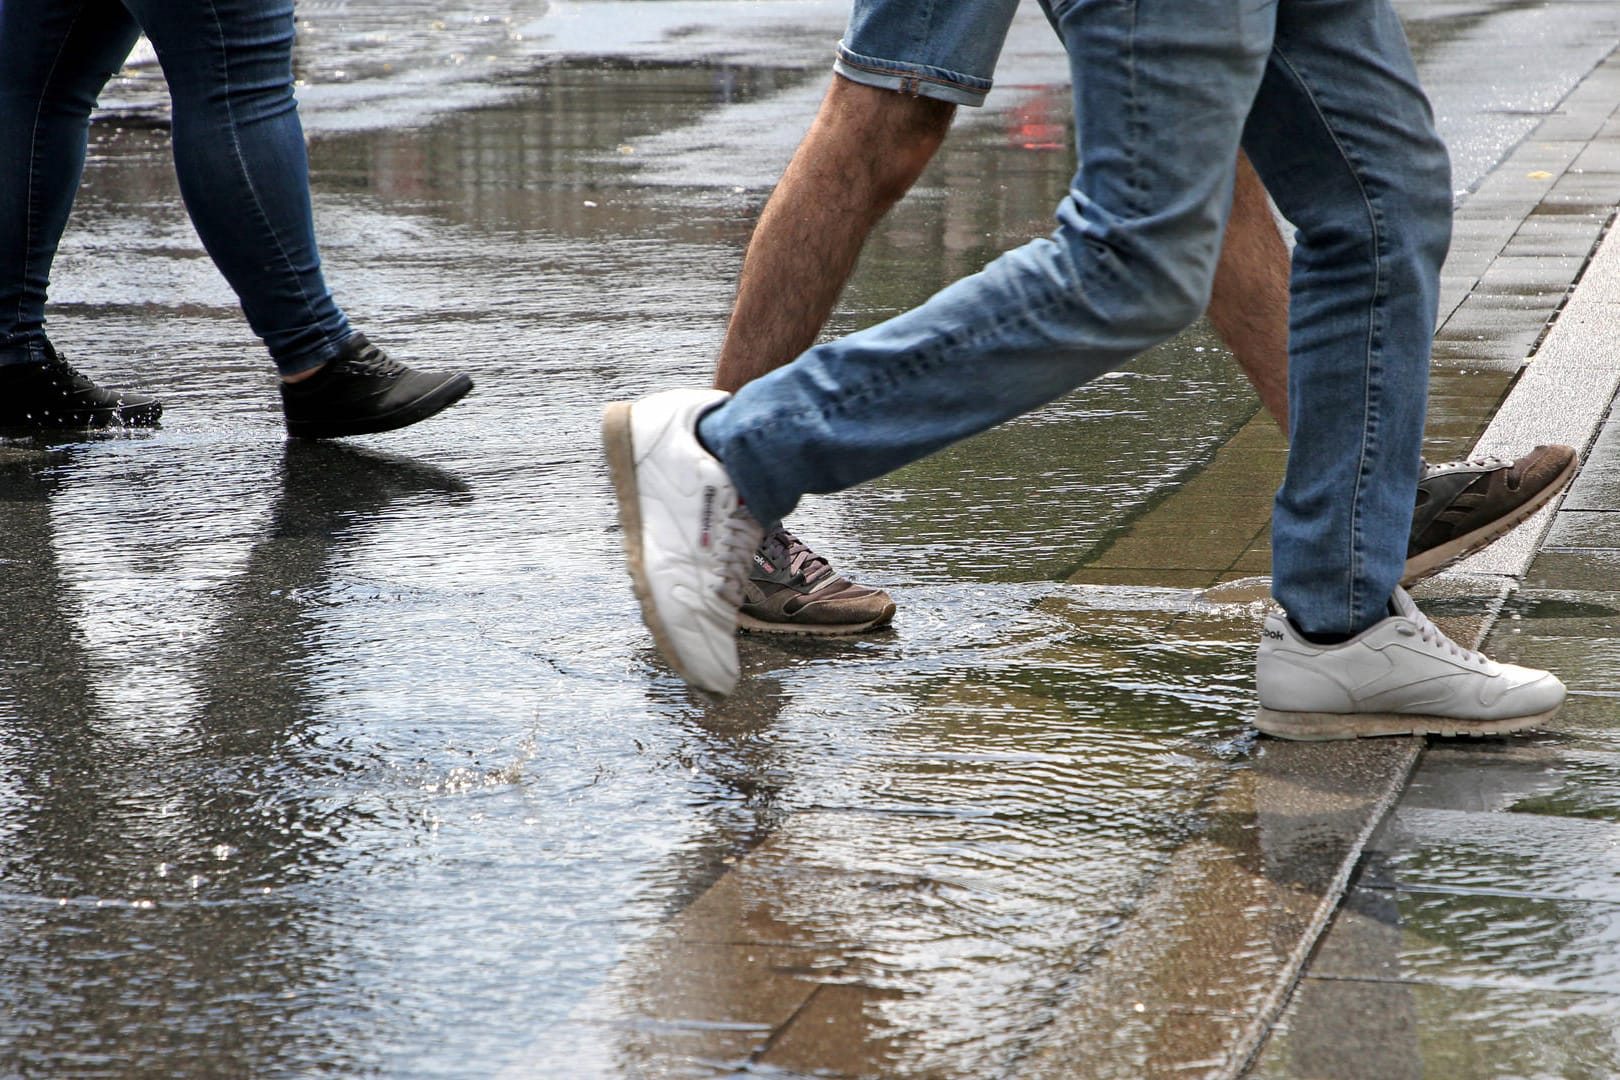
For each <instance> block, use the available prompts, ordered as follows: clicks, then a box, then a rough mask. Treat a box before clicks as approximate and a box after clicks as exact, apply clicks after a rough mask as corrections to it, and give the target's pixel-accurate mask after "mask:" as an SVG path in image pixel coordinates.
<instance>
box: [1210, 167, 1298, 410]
mask: <svg viewBox="0 0 1620 1080" xmlns="http://www.w3.org/2000/svg"><path fill="white" fill-rule="evenodd" d="M1208 315H1209V321H1210V325H1211V326H1213V327H1214V328H1215V332H1216V333H1217V334H1219V335H1220V338H1221V340H1222V341H1223V342H1225V343H1226V347H1227V348H1228V349H1230V350H1231V351H1232V358H1233V359H1234V360H1236V361H1237V364H1238V367H1239V368H1241V369H1242V371H1243V374H1244V376H1245V377H1246V378H1247V379H1248V380H1249V382H1250V384H1252V385H1253V386H1254V389H1255V393H1257V394H1259V395H1260V404H1261V406H1262V407H1264V408H1265V410H1266V412H1268V413H1270V414H1271V418H1272V419H1273V420H1275V421H1277V426H1278V427H1280V428H1282V430H1283V431H1285V432H1286V431H1287V430H1288V246H1287V245H1286V244H1284V243H1283V238H1282V234H1281V233H1279V232H1278V231H1277V220H1276V218H1275V216H1273V214H1272V212H1271V200H1270V199H1269V198H1268V197H1267V195H1266V189H1265V186H1264V185H1262V184H1261V183H1260V178H1259V177H1258V176H1256V175H1255V172H1254V166H1253V165H1251V164H1250V163H1249V159H1248V158H1247V157H1246V156H1244V155H1239V156H1238V165H1237V182H1236V183H1235V184H1234V185H1233V189H1232V215H1231V217H1230V218H1229V219H1228V220H1227V223H1226V235H1225V237H1224V239H1223V242H1222V244H1221V261H1220V263H1219V264H1218V265H1217V266H1216V268H1215V287H1214V290H1213V291H1212V292H1211V293H1210V298H1209V312H1208Z"/></svg>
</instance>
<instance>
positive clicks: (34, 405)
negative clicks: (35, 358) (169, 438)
mask: <svg viewBox="0 0 1620 1080" xmlns="http://www.w3.org/2000/svg"><path fill="white" fill-rule="evenodd" d="M45 353H46V356H47V357H49V359H47V360H46V361H45V362H44V363H43V364H0V428H6V429H9V430H14V431H28V432H36V431H63V430H73V429H76V428H106V427H151V426H152V425H154V424H156V423H157V422H158V417H160V416H162V415H163V406H162V405H161V404H159V403H158V400H157V399H156V398H153V397H148V396H146V395H145V394H129V393H124V392H122V391H118V390H104V389H102V388H101V387H99V386H97V385H96V384H95V383H93V382H91V381H90V380H89V379H88V378H87V377H86V376H84V375H81V374H80V373H79V372H78V371H76V370H74V368H73V365H72V364H70V363H68V362H67V361H66V360H65V359H63V358H62V357H61V356H59V355H57V352H56V350H55V349H53V348H51V347H50V346H49V345H47V346H45Z"/></svg>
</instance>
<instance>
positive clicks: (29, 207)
mask: <svg viewBox="0 0 1620 1080" xmlns="http://www.w3.org/2000/svg"><path fill="white" fill-rule="evenodd" d="M83 15H84V5H83V4H80V5H79V7H78V8H77V9H76V10H75V11H74V13H73V22H72V23H71V24H70V25H69V26H68V29H67V32H66V33H65V34H63V35H62V39H61V43H60V45H59V46H58V47H57V50H56V55H55V56H53V57H52V58H51V66H50V70H49V71H47V72H46V73H45V79H44V81H43V82H42V83H41V84H40V95H39V101H37V102H36V103H35V104H34V129H33V131H32V132H31V133H30V134H29V137H28V157H29V162H28V191H27V193H26V194H25V195H24V196H23V244H22V252H21V255H22V281H21V283H20V285H21V287H20V288H19V289H18V290H17V315H16V320H17V323H18V324H19V325H20V324H21V323H22V315H23V302H24V301H25V300H26V299H27V296H28V267H29V263H30V252H32V250H33V247H34V231H35V226H36V220H35V219H36V214H35V209H34V191H35V189H36V187H37V186H38V185H37V184H36V183H35V181H36V179H37V174H38V171H39V129H40V114H41V113H42V112H43V111H44V109H45V99H46V97H47V96H48V95H47V94H46V92H45V91H46V90H47V89H48V88H49V87H50V85H51V80H52V79H54V78H56V69H57V68H58V67H59V66H61V63H62V54H63V53H64V52H66V51H67V46H68V40H69V39H70V38H72V36H73V30H74V28H75V27H77V26H78V25H79V19H80V18H81V17H83ZM43 321H44V317H43V313H41V322H42V323H43ZM24 348H28V346H27V345H26V343H25V345H24ZM28 352H29V355H30V357H31V356H32V355H33V350H32V349H28Z"/></svg>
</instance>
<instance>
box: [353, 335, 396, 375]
mask: <svg viewBox="0 0 1620 1080" xmlns="http://www.w3.org/2000/svg"><path fill="white" fill-rule="evenodd" d="M349 366H350V367H353V368H357V369H359V370H360V371H362V372H364V373H365V374H367V375H380V376H382V377H383V378H385V379H392V378H394V377H395V376H397V375H399V373H400V372H402V371H404V370H405V365H404V364H401V363H400V362H399V361H398V360H394V359H391V358H390V357H389V355H388V354H387V353H385V352H383V351H382V350H381V349H379V348H377V346H375V345H373V344H372V343H371V342H369V341H368V342H366V343H365V344H364V345H362V346H361V347H360V349H359V351H357V352H356V353H355V354H354V355H353V356H351V357H349Z"/></svg>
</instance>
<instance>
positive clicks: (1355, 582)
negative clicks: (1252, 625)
mask: <svg viewBox="0 0 1620 1080" xmlns="http://www.w3.org/2000/svg"><path fill="white" fill-rule="evenodd" d="M1272 54H1273V55H1274V56H1275V57H1276V58H1277V62H1278V63H1279V64H1280V65H1282V66H1283V67H1284V68H1285V69H1287V71H1288V73H1289V74H1290V75H1291V76H1293V78H1294V81H1295V82H1296V83H1297V84H1298V85H1299V88H1300V90H1301V91H1302V92H1303V93H1304V95H1305V97H1306V99H1307V100H1308V101H1310V103H1311V109H1312V111H1314V112H1315V113H1316V116H1317V118H1318V119H1319V120H1321V122H1322V129H1323V130H1324V131H1325V132H1326V133H1327V136H1328V138H1329V139H1331V140H1332V141H1333V145H1334V146H1335V147H1336V148H1337V149H1338V151H1339V156H1340V157H1341V158H1342V159H1343V160H1344V163H1345V166H1346V168H1347V169H1348V170H1349V173H1350V176H1351V178H1352V179H1353V180H1354V181H1355V184H1356V189H1357V190H1358V191H1359V192H1360V193H1361V199H1362V203H1363V204H1364V205H1365V206H1366V208H1367V223H1368V225H1369V226H1370V227H1371V229H1372V234H1373V235H1372V249H1373V256H1374V257H1373V289H1372V300H1371V308H1370V310H1369V312H1368V319H1367V351H1366V354H1365V355H1366V359H1365V361H1364V368H1365V373H1366V375H1367V378H1365V379H1364V380H1363V384H1364V385H1365V386H1366V391H1365V394H1364V397H1363V399H1362V403H1361V404H1362V410H1363V411H1362V416H1363V422H1364V427H1363V438H1362V440H1361V448H1360V460H1359V461H1358V462H1357V466H1356V489H1355V494H1354V497H1353V498H1352V500H1351V503H1350V508H1351V513H1350V530H1349V532H1350V558H1349V563H1350V577H1349V581H1348V582H1346V586H1347V589H1348V596H1347V600H1348V605H1349V607H1348V614H1349V616H1350V621H1349V623H1347V627H1348V628H1352V629H1348V630H1347V632H1355V631H1354V629H1353V628H1354V627H1355V626H1356V624H1357V615H1358V612H1359V611H1360V607H1361V597H1360V580H1361V555H1360V553H1361V549H1362V543H1361V540H1362V536H1361V511H1360V507H1361V498H1362V485H1363V483H1364V482H1365V481H1366V479H1367V467H1368V466H1367V460H1368V457H1369V455H1372V456H1376V453H1377V446H1376V438H1377V430H1378V429H1377V423H1376V418H1377V413H1378V402H1377V401H1376V400H1375V395H1374V393H1373V387H1374V385H1375V382H1376V380H1374V379H1373V378H1372V377H1371V376H1372V375H1373V374H1374V371H1375V363H1374V361H1373V357H1374V355H1376V354H1377V353H1378V350H1379V348H1380V347H1381V341H1382V334H1381V332H1380V322H1381V319H1382V311H1383V298H1384V258H1385V251H1384V230H1383V229H1382V228H1381V225H1382V219H1381V217H1380V215H1379V213H1378V206H1377V200H1376V199H1374V198H1373V197H1372V196H1371V195H1370V194H1368V192H1367V185H1366V184H1365V183H1364V182H1363V181H1362V176H1361V167H1360V164H1359V163H1358V162H1357V160H1356V157H1355V155H1354V154H1352V153H1351V152H1350V151H1349V150H1348V149H1346V147H1345V145H1344V144H1343V143H1342V142H1341V141H1340V140H1339V136H1338V133H1337V132H1336V131H1335V130H1334V128H1333V124H1332V122H1331V121H1330V120H1329V119H1328V116H1327V113H1326V112H1325V111H1324V110H1323V108H1322V105H1321V102H1320V101H1319V100H1318V98H1317V95H1316V93H1315V91H1313V90H1312V89H1311V84H1310V82H1309V81H1308V80H1307V79H1306V78H1305V76H1304V73H1303V72H1301V71H1300V69H1299V68H1297V67H1295V66H1294V64H1293V63H1292V62H1291V61H1290V60H1289V59H1288V57H1287V55H1286V54H1285V53H1284V52H1283V50H1282V48H1281V47H1280V46H1278V45H1275V44H1273V46H1272ZM1386 601H1387V598H1380V602H1381V603H1382V602H1386Z"/></svg>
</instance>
